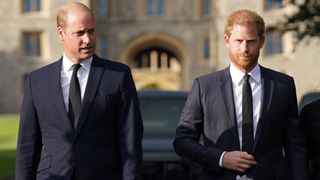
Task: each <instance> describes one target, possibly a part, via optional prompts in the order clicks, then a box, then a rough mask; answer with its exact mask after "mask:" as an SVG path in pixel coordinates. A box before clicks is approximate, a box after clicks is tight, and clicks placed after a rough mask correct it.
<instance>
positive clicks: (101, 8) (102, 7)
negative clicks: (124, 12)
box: [97, 0, 110, 16]
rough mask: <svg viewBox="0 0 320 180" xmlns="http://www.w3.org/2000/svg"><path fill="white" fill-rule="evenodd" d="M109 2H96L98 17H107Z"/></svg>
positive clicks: (100, 0) (103, 0) (105, 0)
mask: <svg viewBox="0 0 320 180" xmlns="http://www.w3.org/2000/svg"><path fill="white" fill-rule="evenodd" d="M109 7H110V6H109V0H98V4H97V9H98V12H99V16H109V13H110V11H109Z"/></svg>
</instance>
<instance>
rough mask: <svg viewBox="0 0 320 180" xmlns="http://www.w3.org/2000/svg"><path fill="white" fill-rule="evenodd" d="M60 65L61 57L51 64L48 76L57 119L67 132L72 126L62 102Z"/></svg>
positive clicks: (71, 129) (70, 130)
mask: <svg viewBox="0 0 320 180" xmlns="http://www.w3.org/2000/svg"><path fill="white" fill-rule="evenodd" d="M61 67H62V58H61V59H60V60H59V61H57V62H56V63H55V64H53V69H52V71H50V74H49V77H51V78H50V81H51V87H52V88H51V90H52V94H53V96H52V100H53V101H54V104H55V108H56V109H57V112H58V113H57V116H60V117H58V118H57V120H59V121H61V123H62V124H63V127H66V128H67V131H68V132H72V131H73V128H72V126H71V124H70V121H69V117H68V112H67V109H66V107H65V104H64V100H63V94H62V87H61Z"/></svg>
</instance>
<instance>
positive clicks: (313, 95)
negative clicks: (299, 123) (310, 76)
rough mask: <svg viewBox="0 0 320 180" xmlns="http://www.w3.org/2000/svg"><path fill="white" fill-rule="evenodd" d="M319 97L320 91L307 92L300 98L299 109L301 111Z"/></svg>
mask: <svg viewBox="0 0 320 180" xmlns="http://www.w3.org/2000/svg"><path fill="white" fill-rule="evenodd" d="M318 99H320V92H309V93H307V94H305V95H304V96H303V97H302V98H301V100H300V103H299V111H301V110H302V109H303V107H304V106H305V105H307V104H310V103H312V102H314V101H316V100H318Z"/></svg>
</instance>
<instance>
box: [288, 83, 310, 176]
mask: <svg viewBox="0 0 320 180" xmlns="http://www.w3.org/2000/svg"><path fill="white" fill-rule="evenodd" d="M288 89H289V102H288V110H287V121H286V122H287V127H286V135H285V144H284V152H285V155H286V158H287V160H288V163H289V172H290V176H291V177H290V178H289V179H292V180H302V179H304V180H307V179H309V177H308V159H307V149H306V142H305V138H304V135H303V133H302V129H301V127H300V126H299V117H298V107H297V97H296V90H295V85H294V80H293V78H290V82H289V86H288Z"/></svg>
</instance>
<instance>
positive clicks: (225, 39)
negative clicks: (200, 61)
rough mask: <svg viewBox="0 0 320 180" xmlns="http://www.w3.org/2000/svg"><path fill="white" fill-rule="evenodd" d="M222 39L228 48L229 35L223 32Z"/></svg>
mask: <svg viewBox="0 0 320 180" xmlns="http://www.w3.org/2000/svg"><path fill="white" fill-rule="evenodd" d="M223 41H224V44H225V45H226V47H227V48H228V47H229V37H228V35H226V34H224V39H223Z"/></svg>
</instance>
